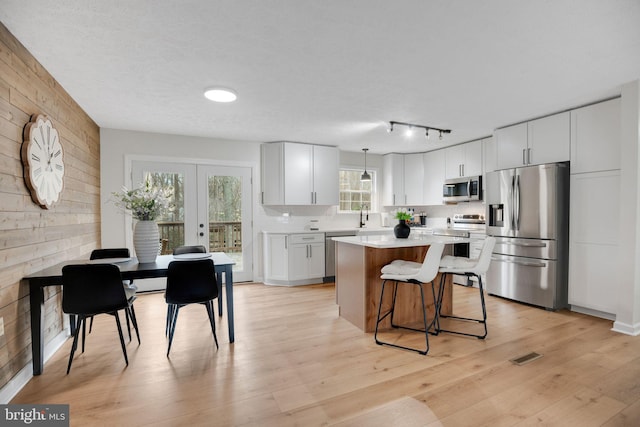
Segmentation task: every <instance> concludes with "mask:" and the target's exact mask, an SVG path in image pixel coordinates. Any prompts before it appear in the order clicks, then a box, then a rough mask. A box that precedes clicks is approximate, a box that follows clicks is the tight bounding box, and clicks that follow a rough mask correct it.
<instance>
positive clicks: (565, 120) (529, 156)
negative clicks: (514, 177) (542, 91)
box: [494, 112, 571, 169]
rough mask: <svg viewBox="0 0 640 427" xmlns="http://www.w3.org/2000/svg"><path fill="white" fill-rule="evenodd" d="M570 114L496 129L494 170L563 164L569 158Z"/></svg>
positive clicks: (565, 113) (566, 113) (560, 114)
mask: <svg viewBox="0 0 640 427" xmlns="http://www.w3.org/2000/svg"><path fill="white" fill-rule="evenodd" d="M570 124H571V116H570V113H569V112H564V113H559V114H554V115H552V116H548V117H543V118H541V119H537V120H532V121H530V122H526V123H520V124H517V125H514V126H509V127H506V128H502V129H497V130H496V132H495V134H494V137H495V139H496V151H497V168H498V169H508V168H514V167H520V166H527V165H540V164H544V163H554V162H564V161H569V158H570V135H571V127H570Z"/></svg>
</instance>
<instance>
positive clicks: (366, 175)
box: [360, 148, 371, 181]
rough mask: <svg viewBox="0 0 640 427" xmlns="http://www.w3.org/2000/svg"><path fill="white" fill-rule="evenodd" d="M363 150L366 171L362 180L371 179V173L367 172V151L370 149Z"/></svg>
mask: <svg viewBox="0 0 640 427" xmlns="http://www.w3.org/2000/svg"><path fill="white" fill-rule="evenodd" d="M362 151H364V172H362V176H361V177H360V181H371V175H370V174H369V172H367V151H369V149H368V148H363V149H362Z"/></svg>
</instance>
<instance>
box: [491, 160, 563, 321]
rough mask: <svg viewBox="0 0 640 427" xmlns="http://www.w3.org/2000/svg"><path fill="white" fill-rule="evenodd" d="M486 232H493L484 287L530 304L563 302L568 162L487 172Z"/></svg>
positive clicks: (554, 306)
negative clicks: (489, 260) (489, 263)
mask: <svg viewBox="0 0 640 427" xmlns="http://www.w3.org/2000/svg"><path fill="white" fill-rule="evenodd" d="M486 179H487V182H486V199H485V200H486V202H485V203H486V209H487V215H486V219H487V235H491V236H495V237H496V245H495V248H494V250H493V255H492V258H491V259H492V261H491V265H490V267H489V271H488V272H487V292H488V293H490V294H493V295H498V296H501V297H505V298H509V299H513V300H516V301H521V302H525V303H528V304H533V305H537V306H540V307H545V308H547V309H552V310H555V309H559V308H563V307H566V306H567V304H568V302H567V293H568V288H567V286H568V263H569V164H568V163H552V164H546V165H538V166H527V167H522V168H516V169H506V170H501V171H496V172H490V173H488V174H487V178H486Z"/></svg>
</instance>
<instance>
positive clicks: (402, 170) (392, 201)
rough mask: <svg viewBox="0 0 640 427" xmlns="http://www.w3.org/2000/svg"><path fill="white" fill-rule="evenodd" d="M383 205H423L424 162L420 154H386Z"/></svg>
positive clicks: (384, 159) (384, 160)
mask: <svg viewBox="0 0 640 427" xmlns="http://www.w3.org/2000/svg"><path fill="white" fill-rule="evenodd" d="M383 169H384V171H383V181H382V204H383V205H384V206H406V205H422V204H423V203H424V202H423V199H424V162H423V157H422V153H420V154H395V153H392V154H385V155H384V157H383Z"/></svg>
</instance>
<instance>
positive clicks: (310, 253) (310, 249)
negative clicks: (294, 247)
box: [309, 245, 313, 258]
mask: <svg viewBox="0 0 640 427" xmlns="http://www.w3.org/2000/svg"><path fill="white" fill-rule="evenodd" d="M309 258H313V247H312V246H311V245H309Z"/></svg>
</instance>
